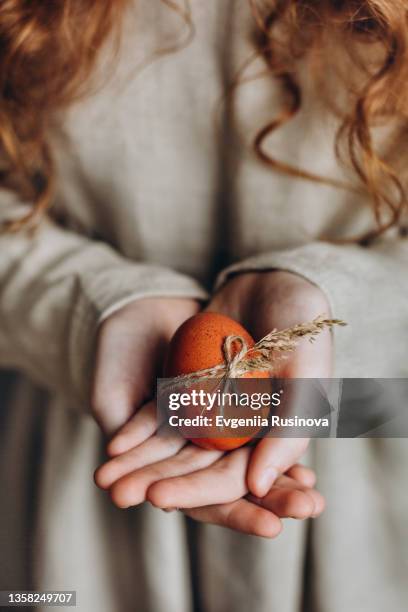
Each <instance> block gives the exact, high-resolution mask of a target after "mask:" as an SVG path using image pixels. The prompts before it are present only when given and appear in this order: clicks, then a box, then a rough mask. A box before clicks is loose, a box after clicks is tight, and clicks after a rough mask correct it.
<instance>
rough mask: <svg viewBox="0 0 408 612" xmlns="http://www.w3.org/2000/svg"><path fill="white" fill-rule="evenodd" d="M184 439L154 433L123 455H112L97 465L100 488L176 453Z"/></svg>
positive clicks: (96, 476) (96, 481) (95, 477)
mask: <svg viewBox="0 0 408 612" xmlns="http://www.w3.org/2000/svg"><path fill="white" fill-rule="evenodd" d="M185 444H186V440H185V439H184V438H183V437H182V436H180V435H178V434H177V435H172V436H162V435H155V436H153V437H152V438H149V439H148V440H146V441H145V442H143V443H142V444H140V445H139V446H137V447H136V448H133V449H131V450H129V451H127V452H126V453H123V455H119V456H117V457H114V458H113V459H111V460H110V461H107V462H106V463H104V464H103V465H102V466H101V467H99V468H98V469H97V470H96V472H95V475H94V480H95V483H96V485H97V486H98V487H100V488H101V489H109V488H110V487H111V486H112V484H113V483H114V482H116V481H117V480H119V478H122V477H123V476H125V475H126V474H129V473H130V472H134V471H135V470H139V469H140V468H143V467H145V466H146V465H150V464H152V463H156V462H157V461H161V460H163V459H167V458H168V457H172V456H173V455H175V454H177V453H178V452H179V450H180V449H181V448H182V447H183V446H185Z"/></svg>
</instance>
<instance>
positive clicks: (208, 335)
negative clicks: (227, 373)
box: [164, 312, 269, 451]
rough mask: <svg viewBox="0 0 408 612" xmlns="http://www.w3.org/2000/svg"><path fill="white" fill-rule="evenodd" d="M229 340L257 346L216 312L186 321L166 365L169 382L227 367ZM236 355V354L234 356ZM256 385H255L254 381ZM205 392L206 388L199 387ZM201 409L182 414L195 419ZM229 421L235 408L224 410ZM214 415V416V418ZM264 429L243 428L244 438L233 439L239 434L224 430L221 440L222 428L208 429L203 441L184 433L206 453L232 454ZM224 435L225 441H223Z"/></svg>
mask: <svg viewBox="0 0 408 612" xmlns="http://www.w3.org/2000/svg"><path fill="white" fill-rule="evenodd" d="M228 336H240V337H241V338H242V339H243V340H244V341H245V344H246V346H247V348H248V349H249V348H251V347H253V346H254V344H255V343H254V340H253V338H252V337H251V335H250V334H249V333H248V332H247V331H246V329H245V328H244V327H242V325H240V324H239V323H238V322H237V321H234V320H233V319H231V318H229V317H227V316H225V315H221V314H218V313H215V312H201V313H199V314H197V315H195V316H193V317H191V318H190V319H188V320H187V321H185V322H184V323H183V324H182V325H181V326H180V327H179V329H178V330H177V331H176V333H175V334H174V336H173V338H172V340H171V342H170V346H169V350H168V354H167V359H166V363H165V368H164V375H165V377H166V378H173V377H176V376H181V375H184V374H191V373H193V372H197V371H199V370H204V369H207V368H212V367H214V366H216V365H220V364H223V363H225V356H224V351H223V347H224V342H225V339H226V338H227V337H228ZM234 349H235V351H239V350H240V349H241V346H240V345H239V343H238V342H237V346H236V347H235V345H234ZM234 354H236V353H235V352H234ZM242 378H254V379H257V378H269V374H268V372H256V371H255V372H248V373H246V374H244V375H243V376H242ZM254 383H255V381H254ZM219 384H220V381H219V380H216V379H208V380H206V381H205V386H206V388H207V389H208V388H212V389H214V388H215V387H216V386H217V385H219ZM199 386H200V388H203V384H200V385H199ZM219 410H220V407H216V410H215V411H212V418H213V419H214V418H215V416H216V414H217V411H219ZM202 411H203V409H202V406H200V407H198V408H196V409H195V410H194V407H192V406H189V408H188V409H185V410H184V411H183V414H186V413H187V414H188V416H189V417H194V416H198V415H200V414H202ZM222 411H223V414H224V411H225V413H226V415H227V421H228V418H229V417H231V416H237V413H236V406H229V407H228V408H225V407H223V408H222ZM214 412H215V414H214ZM266 413H267V410H266V409H265V408H263V409H261V410H260V411H259V412H258V416H261V415H262V416H266ZM260 429H261V427H260V426H259V425H258V426H253V427H249V428H247V427H245V428H240V429H239V431H240V434H241V433H243V434H245V435H242V436H241V435H239V436H237V435H234V436H232V434H236V431H234V430H233V429H231V428H230V427H229V426H225V427H223V429H222V430H221V434H222V435H221V436H220V427H219V426H218V427H215V426H214V425H212V426H206V427H205V428H202V430H195V431H200V437H193V438H190V437H189V436H188V435H186V434H185V432H184V431H183V430H182V429H181V431H182V433H183V435H185V436H186V437H187V438H189V439H190V440H191V442H193V443H194V444H196V445H197V446H200V447H202V448H207V449H218V450H224V451H226V450H232V449H234V448H238V447H240V446H243V445H244V444H246V443H247V442H248V441H249V440H251V439H252V438H253V437H254V436H255V435H256V434H257V433H258V432H259V430H260ZM224 431H225V437H224Z"/></svg>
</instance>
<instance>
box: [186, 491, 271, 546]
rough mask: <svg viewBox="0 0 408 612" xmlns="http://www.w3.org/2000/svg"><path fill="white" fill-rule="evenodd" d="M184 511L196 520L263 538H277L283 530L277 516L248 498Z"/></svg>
mask: <svg viewBox="0 0 408 612" xmlns="http://www.w3.org/2000/svg"><path fill="white" fill-rule="evenodd" d="M183 513H184V514H185V515H186V516H189V517H190V518H192V519H194V520H196V521H200V522H204V523H212V524H213V525H219V526H221V527H227V528H228V529H233V530H235V531H239V532H241V533H245V534H248V535H255V536H260V537H263V538H276V537H277V536H278V535H279V534H280V532H281V531H282V523H281V521H280V519H279V518H278V517H277V516H275V515H274V514H273V513H272V512H269V511H268V510H265V509H264V508H261V507H260V506H257V505H256V504H252V503H251V502H249V501H247V500H246V499H240V500H238V501H235V502H232V503H229V504H222V505H218V504H217V505H213V506H205V507H202V508H191V509H187V510H186V509H183Z"/></svg>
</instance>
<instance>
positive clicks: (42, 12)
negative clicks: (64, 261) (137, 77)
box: [0, 0, 408, 241]
mask: <svg viewBox="0 0 408 612" xmlns="http://www.w3.org/2000/svg"><path fill="white" fill-rule="evenodd" d="M129 1H130V0H98V1H97V2H95V1H94V0H59V1H57V0H50V1H49V2H44V1H43V0H31V1H30V2H28V1H27V0H3V1H2V2H1V4H0V96H1V97H0V155H1V157H0V160H1V166H0V184H1V185H2V186H5V187H9V188H12V189H13V190H15V191H16V192H17V193H18V194H19V195H20V196H21V197H23V198H24V199H27V200H29V201H31V202H33V205H32V208H31V210H30V212H29V213H28V214H27V215H26V216H25V217H24V218H22V219H19V220H18V221H14V222H12V223H10V224H9V225H8V229H9V230H11V231H17V230H19V229H20V228H22V227H27V226H32V225H33V224H35V223H36V222H37V221H38V220H39V219H40V218H41V217H42V215H43V214H44V213H45V211H46V210H47V209H48V207H49V205H50V202H51V200H52V194H53V185H54V175H55V171H54V168H53V162H52V151H51V150H50V144H49V133H50V127H51V124H52V121H53V118H54V117H55V114H56V112H58V111H60V110H63V109H64V108H66V107H67V106H69V105H70V104H71V103H72V102H73V101H75V100H76V99H78V98H79V97H80V96H81V95H83V94H84V93H85V91H86V90H87V89H89V83H90V82H91V79H92V75H93V73H94V67H95V64H96V61H97V58H98V56H99V54H100V51H101V49H102V48H103V46H104V43H105V42H106V41H107V39H108V37H110V36H112V33H115V34H116V35H117V36H118V35H119V34H120V30H121V22H122V16H123V14H124V10H125V8H126V6H127V4H128V3H129ZM162 1H164V2H165V3H166V4H168V5H169V6H170V8H173V9H174V8H177V4H176V2H175V1H173V0H162ZM248 1H249V2H250V4H251V7H252V11H253V14H254V17H255V19H256V22H257V24H258V26H259V36H258V41H257V44H258V49H259V52H260V53H261V54H262V55H263V57H264V59H265V61H266V63H267V65H268V67H269V69H270V71H271V73H272V74H273V76H274V78H276V79H278V80H280V82H281V83H282V85H283V87H284V90H285V92H286V93H287V100H288V102H287V106H286V107H285V108H284V109H283V111H282V113H281V114H280V116H279V117H276V118H275V119H273V120H272V121H271V122H270V123H269V124H268V125H267V126H265V127H264V128H263V129H262V130H260V132H259V133H258V135H257V136H256V139H255V143H254V145H255V149H256V151H257V154H258V156H259V157H260V159H261V160H262V161H263V162H265V163H267V164H268V165H269V166H271V167H272V168H274V169H276V170H278V171H281V172H286V173H289V174H291V175H293V176H296V177H299V178H304V179H310V180H314V181H318V182H326V183H332V184H336V185H338V186H343V185H340V184H338V182H337V181H332V180H330V179H327V178H323V177H320V176H316V175H313V174H311V173H309V172H308V171H307V170H302V169H299V168H295V167H292V166H290V165H288V164H285V163H283V162H281V161H279V160H278V159H276V158H274V157H272V156H271V155H270V153H269V152H268V151H267V148H266V146H265V145H266V140H267V138H268V136H269V135H270V133H271V132H273V130H275V129H277V128H278V127H281V126H283V125H284V124H285V123H287V122H288V121H289V120H290V119H291V118H292V117H293V116H294V115H295V114H296V113H297V112H298V111H299V110H300V108H301V104H302V91H301V88H300V86H299V84H298V82H297V78H296V68H297V64H298V62H299V61H300V60H305V59H306V61H307V62H308V63H309V66H310V69H311V70H312V71H313V72H314V74H315V75H316V78H320V79H321V77H322V76H324V73H325V72H324V66H322V58H324V57H326V58H327V57H330V62H331V64H332V65H331V66H330V69H331V71H332V69H333V66H334V65H335V66H336V68H338V74H339V75H340V77H341V79H342V84H343V85H344V86H345V87H344V91H345V92H347V96H348V102H347V110H346V111H343V110H339V109H335V110H336V112H337V113H338V115H339V117H340V119H341V121H340V127H339V130H338V134H337V139H336V152H337V154H338V157H339V159H340V160H344V151H346V152H347V159H348V160H350V161H351V164H352V166H353V168H354V170H355V173H356V175H357V177H358V179H359V181H360V183H361V185H362V187H363V188H364V189H365V191H366V192H367V193H368V194H369V195H370V196H371V200H372V202H373V210H374V215H375V220H376V227H375V229H373V230H372V231H370V232H368V233H367V234H365V235H364V236H361V237H359V239H360V240H361V241H368V240H370V239H372V238H374V237H376V236H378V235H379V234H381V233H383V232H384V231H386V230H387V229H388V228H390V227H392V226H398V224H399V222H400V219H401V214H402V212H403V209H404V207H405V206H406V204H407V198H406V194H405V186H404V178H403V169H402V167H400V165H399V163H398V162H399V159H400V158H401V156H400V155H399V153H400V152H401V147H400V145H401V143H402V137H405V133H406V127H407V119H408V116H407V106H408V78H407V77H408V27H407V26H408V23H407V17H408V9H407V4H406V2H405V1H404V0H392V1H390V0H248ZM118 40H119V39H118ZM345 58H346V59H345ZM345 61H346V65H348V64H350V62H351V64H352V68H353V70H351V71H348V70H347V71H346V72H347V74H346V75H344V74H342V72H344V70H343V71H342V69H341V66H342V63H343V62H345ZM347 62H348V64H347ZM352 74H354V76H352ZM385 121H387V122H394V123H395V124H396V126H397V127H398V128H399V131H398V133H397V136H396V138H395V140H394V146H393V148H392V150H389V151H388V152H387V153H386V154H383V155H381V154H380V153H379V152H378V151H377V150H376V146H375V144H374V138H373V128H374V127H375V126H377V125H381V124H383V123H384V122H385Z"/></svg>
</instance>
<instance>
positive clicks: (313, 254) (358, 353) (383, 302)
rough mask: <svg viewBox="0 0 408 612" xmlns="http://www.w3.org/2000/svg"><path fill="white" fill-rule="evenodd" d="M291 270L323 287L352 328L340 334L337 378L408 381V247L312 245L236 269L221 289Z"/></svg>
mask: <svg viewBox="0 0 408 612" xmlns="http://www.w3.org/2000/svg"><path fill="white" fill-rule="evenodd" d="M261 270H286V271H288V272H292V273H294V274H298V275H300V276H302V277H304V278H305V279H307V280H309V281H310V282H311V283H313V284H315V285H317V286H318V287H320V288H321V289H322V291H323V292H324V293H325V294H326V297H327V298H328V300H329V303H330V305H331V310H332V315H333V316H334V317H336V318H341V319H343V320H345V321H346V322H347V323H348V326H347V327H346V328H340V329H337V330H335V332H334V347H335V355H334V356H335V369H334V375H335V376H336V377H345V378H346V377H349V378H353V377H362V378H363V377H395V378H397V377H407V376H408V244H407V242H406V241H405V240H403V239H397V238H396V239H395V240H394V241H393V240H392V239H388V240H385V239H384V240H382V241H381V242H379V243H378V244H376V245H373V246H371V247H361V246H357V245H346V246H343V245H341V246H340V245H332V244H329V243H325V242H312V243H309V244H306V245H304V246H300V247H297V248H293V249H288V250H282V251H272V252H268V253H263V254H260V255H256V256H254V257H251V258H249V259H247V260H245V261H242V262H239V263H235V264H233V265H232V266H230V267H229V268H227V269H226V270H224V271H223V272H221V274H220V275H219V276H218V279H217V281H216V288H219V287H220V286H221V285H223V284H224V283H225V282H226V281H227V279H228V278H229V277H230V276H231V275H233V274H238V273H242V272H248V271H261Z"/></svg>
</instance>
